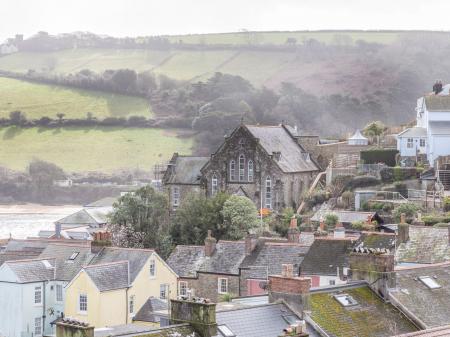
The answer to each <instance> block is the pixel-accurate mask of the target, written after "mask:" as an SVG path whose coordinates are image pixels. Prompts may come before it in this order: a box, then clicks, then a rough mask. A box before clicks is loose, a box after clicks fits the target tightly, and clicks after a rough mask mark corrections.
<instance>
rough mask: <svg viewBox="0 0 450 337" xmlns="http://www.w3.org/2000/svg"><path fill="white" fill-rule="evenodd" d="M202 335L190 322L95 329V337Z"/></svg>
mask: <svg viewBox="0 0 450 337" xmlns="http://www.w3.org/2000/svg"><path fill="white" fill-rule="evenodd" d="M107 336H113V337H120V336H124V337H125V336H126V337H134V336H142V337H144V336H145V337H147V336H151V337H200V336H199V335H198V334H197V333H196V332H195V331H194V328H192V326H190V325H189V324H176V325H170V326H166V327H162V328H160V327H151V326H140V325H137V324H124V325H118V326H112V327H108V328H102V329H95V330H94V337H107Z"/></svg>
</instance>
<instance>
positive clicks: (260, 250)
mask: <svg viewBox="0 0 450 337" xmlns="http://www.w3.org/2000/svg"><path fill="white" fill-rule="evenodd" d="M308 250H309V247H308V246H302V245H299V244H293V243H272V242H265V243H264V242H261V243H260V244H258V245H257V246H256V248H255V249H254V250H253V252H252V253H251V254H250V255H249V256H246V257H245V259H244V261H242V263H241V266H240V268H241V271H243V272H244V273H245V277H246V278H256V279H266V278H267V276H268V275H267V273H268V274H269V275H280V274H281V268H282V264H293V265H294V267H295V266H296V267H297V268H296V270H298V268H299V267H300V264H301V263H302V261H303V258H304V256H305V255H306V253H307V252H308ZM265 267H268V270H267V269H265ZM247 268H250V269H247ZM246 269H247V270H246Z"/></svg>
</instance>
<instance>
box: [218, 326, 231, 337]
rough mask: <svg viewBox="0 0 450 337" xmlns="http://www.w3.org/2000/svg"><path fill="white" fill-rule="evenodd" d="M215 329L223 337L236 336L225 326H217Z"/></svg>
mask: <svg viewBox="0 0 450 337" xmlns="http://www.w3.org/2000/svg"><path fill="white" fill-rule="evenodd" d="M217 328H218V329H219V331H220V333H221V334H222V336H224V337H235V336H236V335H235V334H234V332H233V331H231V330H230V328H229V327H227V326H226V325H219V326H217Z"/></svg>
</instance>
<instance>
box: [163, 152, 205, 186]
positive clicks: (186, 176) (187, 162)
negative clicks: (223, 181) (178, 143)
mask: <svg viewBox="0 0 450 337" xmlns="http://www.w3.org/2000/svg"><path fill="white" fill-rule="evenodd" d="M208 160H209V157H194V156H178V155H176V156H174V157H173V158H172V160H171V162H170V164H171V165H172V169H173V171H172V174H169V175H167V180H165V183H166V184H188V185H198V184H200V178H199V177H200V176H201V173H200V169H201V168H202V167H203V166H204V165H205V164H206V163H207V162H208Z"/></svg>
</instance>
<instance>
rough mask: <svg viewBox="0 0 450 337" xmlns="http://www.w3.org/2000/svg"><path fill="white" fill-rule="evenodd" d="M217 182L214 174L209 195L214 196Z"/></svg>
mask: <svg viewBox="0 0 450 337" xmlns="http://www.w3.org/2000/svg"><path fill="white" fill-rule="evenodd" d="M218 185H219V184H218V181H217V176H216V174H213V176H212V178H211V195H216V193H217V190H218Z"/></svg>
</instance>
